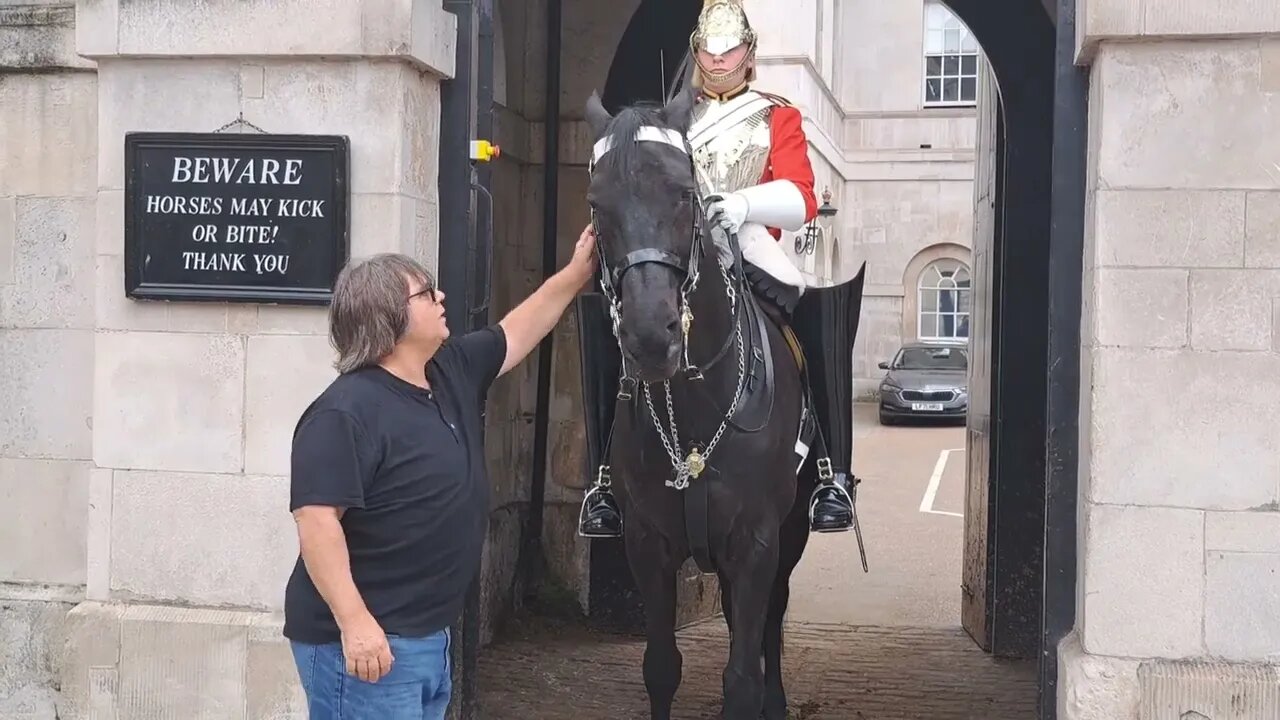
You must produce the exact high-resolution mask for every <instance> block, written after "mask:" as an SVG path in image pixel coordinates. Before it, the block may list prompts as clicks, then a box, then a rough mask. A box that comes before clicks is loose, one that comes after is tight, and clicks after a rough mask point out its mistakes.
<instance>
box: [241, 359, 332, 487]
mask: <svg viewBox="0 0 1280 720" xmlns="http://www.w3.org/2000/svg"><path fill="white" fill-rule="evenodd" d="M333 359H334V351H333V349H332V348H331V347H330V346H329V339H328V338H326V337H322V336H313V335H303V336H288V335H269V336H262V337H251V338H249V360H248V369H247V370H246V371H245V373H246V374H245V457H244V466H245V472H248V473H253V474H259V475H285V476H287V475H289V468H290V463H289V458H290V451H291V449H292V447H293V430H294V428H295V427H296V426H297V424H298V418H299V417H301V416H302V411H303V410H306V408H307V406H308V405H310V404H311V402H312V401H313V400H315V399H316V396H317V395H319V394H320V393H321V392H322V391H323V390H324V389H325V388H326V387H327V386H328V385H329V383H330V382H332V381H333V379H334V377H336V376H337V371H335V370H334V368H333Z"/></svg>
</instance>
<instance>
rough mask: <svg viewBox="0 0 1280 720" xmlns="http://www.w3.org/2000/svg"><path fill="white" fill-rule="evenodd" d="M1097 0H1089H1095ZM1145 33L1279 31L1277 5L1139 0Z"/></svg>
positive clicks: (1266, 0) (1262, 0)
mask: <svg viewBox="0 0 1280 720" xmlns="http://www.w3.org/2000/svg"><path fill="white" fill-rule="evenodd" d="M1099 1H1100V0H1093V2H1095V3H1097V2H1099ZM1142 9H1143V15H1142V20H1143V23H1142V30H1143V34H1145V35H1232V34H1242V35H1254V34H1260V33H1266V32H1272V33H1274V32H1280V5H1277V4H1276V3H1274V2H1272V1H1271V0H1228V1H1227V2H1216V3H1201V2H1195V1H1194V0H1143V2H1142Z"/></svg>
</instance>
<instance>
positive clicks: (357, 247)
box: [351, 194, 435, 271]
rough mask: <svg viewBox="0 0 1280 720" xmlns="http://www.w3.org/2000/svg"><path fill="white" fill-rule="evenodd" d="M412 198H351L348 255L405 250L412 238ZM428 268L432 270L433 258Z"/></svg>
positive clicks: (391, 196)
mask: <svg viewBox="0 0 1280 720" xmlns="http://www.w3.org/2000/svg"><path fill="white" fill-rule="evenodd" d="M414 215H415V209H414V201H413V199H412V198H408V197H405V196H404V195H399V194H356V195H353V196H352V197H351V258H352V259H358V258H366V257H369V256H371V255H376V254H378V253H384V252H407V251H408V249H409V246H410V244H411V241H412V238H413V227H414V220H415V217H414ZM431 261H432V262H431V263H430V264H429V265H428V266H427V269H429V270H433V271H434V265H435V258H431Z"/></svg>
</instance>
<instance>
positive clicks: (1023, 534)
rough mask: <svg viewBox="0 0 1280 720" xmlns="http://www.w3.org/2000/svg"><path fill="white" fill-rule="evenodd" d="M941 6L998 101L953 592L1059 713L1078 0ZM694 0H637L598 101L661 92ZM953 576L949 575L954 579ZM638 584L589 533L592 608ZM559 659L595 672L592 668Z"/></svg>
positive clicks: (1071, 432) (611, 103)
mask: <svg viewBox="0 0 1280 720" xmlns="http://www.w3.org/2000/svg"><path fill="white" fill-rule="evenodd" d="M548 2H551V3H553V4H556V5H559V3H560V2H561V0H548ZM947 4H948V5H949V6H950V7H951V9H952V10H953V11H954V12H955V14H956V15H957V16H958V17H959V18H960V19H961V20H962V21H963V22H964V23H965V25H966V26H968V28H969V29H970V30H972V32H973V33H974V35H976V36H977V38H978V40H979V42H980V44H981V45H982V48H983V50H984V54H985V56H986V58H987V60H988V61H989V62H990V64H991V67H992V68H993V70H994V76H995V84H996V85H997V86H998V88H999V98H1000V102H999V104H998V109H997V110H996V112H994V113H993V115H992V118H991V125H990V129H991V132H992V135H993V137H994V138H995V139H996V143H995V147H996V152H995V154H994V157H993V162H992V167H991V169H992V172H991V173H990V174H989V175H988V176H986V179H987V180H988V181H989V182H990V190H991V193H990V207H989V208H988V209H987V217H986V222H987V223H988V225H989V227H990V231H991V242H990V246H989V247H987V248H983V257H981V258H978V257H975V262H974V268H973V270H974V285H975V288H977V287H980V286H983V285H984V284H985V287H986V298H987V302H988V306H987V307H986V308H985V313H984V312H983V311H982V310H980V309H978V308H975V314H983V315H984V318H983V322H979V320H978V318H977V317H975V319H974V328H973V330H974V332H973V338H972V357H973V364H974V368H975V369H974V373H973V377H972V378H971V388H970V391H971V394H972V395H974V396H981V397H982V398H983V399H982V400H981V401H980V406H979V407H977V408H976V410H974V411H971V413H970V418H969V421H968V425H967V427H966V430H965V440H964V446H965V454H964V455H965V457H964V466H965V472H966V477H967V489H966V499H965V509H964V512H963V515H964V516H965V517H964V522H965V523H966V531H965V535H966V540H965V546H966V548H967V549H968V552H967V556H966V562H965V571H964V574H963V586H964V587H963V589H961V588H960V587H957V593H963V608H964V611H963V614H964V622H963V625H964V628H965V630H966V631H967V633H968V635H969V637H971V638H972V641H973V643H972V644H973V645H974V646H975V647H976V648H978V649H980V651H981V652H985V653H989V654H990V655H993V656H998V657H1008V658H1023V659H1030V660H1032V662H1035V663H1038V666H1039V667H1038V669H1037V676H1038V678H1037V681H1036V687H1037V688H1038V693H1037V694H1038V697H1037V699H1036V702H1037V704H1038V706H1039V714H1038V716H1039V717H1040V718H1046V719H1047V718H1053V717H1055V709H1054V708H1055V698H1056V675H1057V668H1056V647H1057V642H1058V641H1059V640H1060V639H1061V637H1062V636H1063V635H1065V633H1066V632H1067V631H1068V630H1069V629H1070V628H1071V626H1072V625H1073V624H1074V612H1075V608H1074V598H1075V500H1076V498H1075V472H1076V463H1077V457H1076V453H1077V448H1076V442H1075V438H1076V432H1077V431H1076V428H1075V425H1076V422H1077V414H1078V398H1077V393H1078V379H1079V377H1078V366H1079V314H1080V281H1081V273H1080V265H1081V255H1080V253H1081V246H1082V245H1081V241H1082V237H1083V190H1084V181H1083V178H1084V148H1085V146H1086V134H1087V124H1086V123H1085V116H1086V112H1087V109H1086V104H1085V103H1086V92H1085V83H1084V79H1083V78H1084V74H1083V73H1082V72H1081V71H1080V70H1079V69H1077V68H1075V67H1074V66H1073V64H1072V55H1073V49H1074V2H1073V1H1072V0H1062V2H1059V3H1058V5H1057V7H1056V8H1054V7H1050V5H1051V4H1046V2H1045V1H1044V0H949V1H948V3H947ZM698 6H699V3H697V2H696V0H690V1H688V2H680V1H679V0H645V1H644V2H642V3H641V4H640V7H639V9H638V10H637V11H636V13H635V14H634V15H633V16H632V19H631V21H630V22H629V23H628V24H627V28H626V30H625V32H623V33H622V34H621V38H620V40H619V42H618V45H617V52H616V54H615V56H614V59H613V64H612V66H611V68H610V71H609V73H608V82H607V83H606V85H605V88H604V99H605V103H606V107H609V109H610V110H614V109H616V107H618V106H619V105H621V104H625V103H629V102H634V101H638V100H656V99H657V98H658V95H659V94H660V92H661V89H662V87H663V86H664V84H669V82H670V80H671V78H672V77H673V75H674V72H675V69H676V68H677V67H678V65H679V60H680V59H683V52H684V48H685V47H686V43H687V38H688V35H689V31H690V29H691V28H692V25H693V22H694V21H695V20H696V16H697V10H698ZM552 14H554V13H552ZM659 20H660V21H659ZM560 31H561V28H559V27H557V28H554V29H553V32H560ZM566 70H567V68H566ZM558 71H559V69H558V68H557V72H558ZM556 87H557V89H558V87H559V86H558V84H556ZM582 99H583V98H576V97H574V98H570V99H568V100H566V111H567V112H569V113H572V112H576V111H577V109H578V107H580V104H581V103H580V102H579V101H580V100H582ZM575 103H576V105H575ZM553 122H558V120H556V121H553ZM555 134H556V133H554V132H549V133H548V135H549V136H555ZM551 190H552V191H553V192H554V191H555V190H556V189H555V188H552V189H551ZM560 192H569V191H568V190H563V189H561V190H560ZM975 249H976V248H975ZM975 254H976V253H975ZM1050 268H1053V272H1052V273H1051V272H1050ZM565 382H571V379H569V380H565ZM872 560H874V558H872ZM852 565H853V563H852V562H851V566H852ZM858 572H860V570H859V571H858ZM956 581H957V586H959V585H960V584H961V578H956ZM632 589H633V585H632V583H631V579H630V574H629V571H628V570H627V568H626V564H625V560H624V558H623V557H622V553H621V544H620V543H611V542H601V541H595V542H594V543H593V544H592V546H591V548H590V551H589V572H588V587H587V590H586V592H587V595H588V596H589V601H588V603H587V605H588V606H589V607H590V608H591V611H592V615H593V617H594V618H603V619H607V620H608V622H609V624H610V625H612V626H613V627H622V628H626V627H628V626H629V625H630V626H631V627H635V623H637V621H638V620H639V619H640V617H641V616H640V607H639V600H638V598H637V597H636V596H635V594H634V593H633V592H632ZM619 652H620V655H618V656H617V658H618V659H617V661H618V663H619V667H618V668H617V669H616V672H617V673H623V674H626V675H627V677H628V678H629V679H631V680H634V681H635V682H636V683H638V682H639V674H638V671H637V670H636V668H637V667H638V665H637V664H635V663H630V662H627V661H626V657H627V654H626V653H627V652H629V651H626V652H624V651H621V650H620V651H619ZM583 659H585V656H584V658H583ZM561 660H563V659H561ZM557 662H559V661H557ZM568 662H570V663H572V658H570V659H569V661H568ZM565 672H568V673H570V674H572V673H574V672H581V673H586V674H587V675H596V674H597V673H598V672H599V669H598V668H594V669H593V668H588V667H578V668H577V669H576V670H575V669H574V668H573V667H569V668H567V669H565ZM610 672H615V671H610ZM482 676H483V673H482ZM588 701H589V698H584V699H583V702H588ZM589 707H590V706H589V705H576V704H575V705H574V706H573V709H574V710H577V711H579V712H581V711H582V710H586V709H589Z"/></svg>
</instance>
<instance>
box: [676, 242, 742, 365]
mask: <svg viewBox="0 0 1280 720" xmlns="http://www.w3.org/2000/svg"><path fill="white" fill-rule="evenodd" d="M708 244H710V243H708ZM715 252H716V250H715V248H714V246H712V248H711V250H710V251H709V252H706V253H704V254H703V256H702V267H701V268H700V273H701V278H700V279H699V282H698V288H697V289H696V290H694V292H693V295H692V296H691V297H690V298H689V308H690V310H691V311H692V312H693V325H692V327H691V329H690V337H689V360H690V362H692V363H693V364H694V365H697V366H698V367H699V368H700V369H702V370H703V372H704V374H706V375H708V379H709V376H710V375H712V374H714V375H715V376H717V377H719V376H724V377H726V378H728V380H729V382H730V383H731V384H736V381H737V367H738V360H737V355H736V351H735V350H734V348H733V347H732V342H733V339H734V336H735V334H734V330H735V327H734V323H735V322H736V318H735V317H734V315H733V314H732V307H731V306H730V304H729V291H728V288H726V286H725V279H724V275H722V274H721V271H720V263H719V261H718V260H717V256H716V254H715ZM730 277H732V276H730ZM735 292H736V288H735ZM739 302H741V299H739ZM713 361H714V366H711V367H708V366H710V365H711V363H713ZM730 370H732V372H729V371H730Z"/></svg>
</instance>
